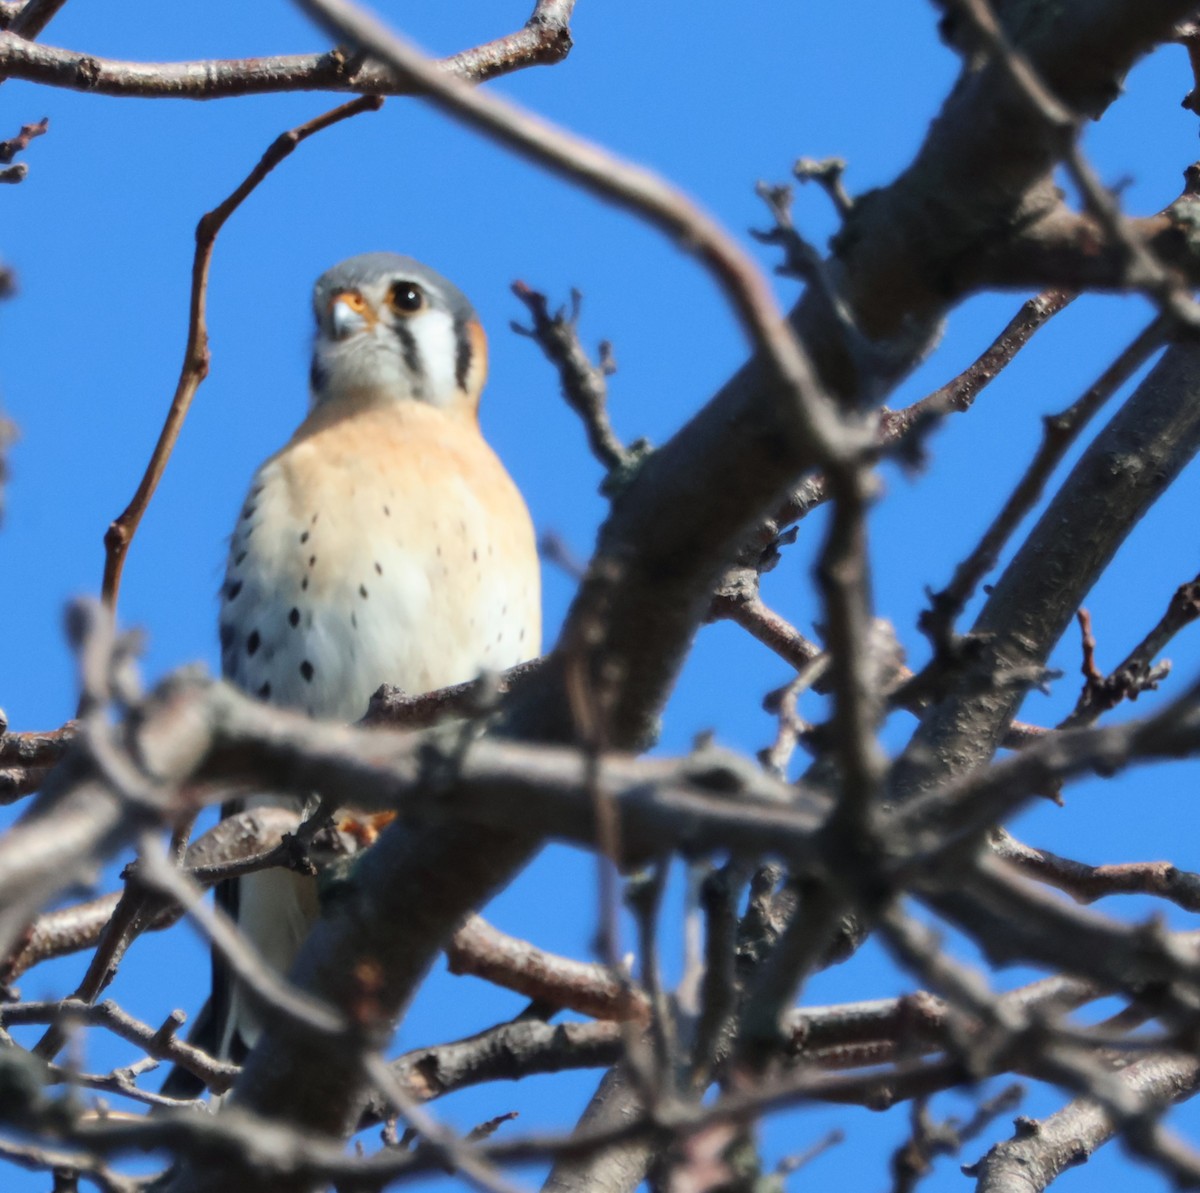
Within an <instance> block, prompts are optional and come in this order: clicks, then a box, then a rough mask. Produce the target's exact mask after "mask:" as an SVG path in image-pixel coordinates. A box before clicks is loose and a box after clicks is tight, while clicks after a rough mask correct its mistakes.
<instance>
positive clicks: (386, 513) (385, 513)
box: [383, 505, 392, 518]
mask: <svg viewBox="0 0 1200 1193" xmlns="http://www.w3.org/2000/svg"><path fill="white" fill-rule="evenodd" d="M383 516H384V517H385V518H390V517H391V516H392V511H391V510H390V509H388V507H387V506H386V505H385V506H384V507H383Z"/></svg>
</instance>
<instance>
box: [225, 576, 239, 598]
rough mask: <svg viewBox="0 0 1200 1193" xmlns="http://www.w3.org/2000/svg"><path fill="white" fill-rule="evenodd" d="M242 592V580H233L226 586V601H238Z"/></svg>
mask: <svg viewBox="0 0 1200 1193" xmlns="http://www.w3.org/2000/svg"><path fill="white" fill-rule="evenodd" d="M241 591H242V582H241V581H240V580H231V581H230V582H229V583H228V584H226V585H225V599H226V600H227V601H236V600H237V598H238V593H239V592H241Z"/></svg>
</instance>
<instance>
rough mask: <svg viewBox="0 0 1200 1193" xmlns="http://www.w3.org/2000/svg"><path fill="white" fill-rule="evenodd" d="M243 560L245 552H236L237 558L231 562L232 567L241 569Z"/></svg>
mask: <svg viewBox="0 0 1200 1193" xmlns="http://www.w3.org/2000/svg"><path fill="white" fill-rule="evenodd" d="M245 558H246V552H245V551H239V552H238V554H237V558H236V559H235V560H234V561H233V566H234V567H235V568H236V567H241V566H242V561H243V560H244V559H245Z"/></svg>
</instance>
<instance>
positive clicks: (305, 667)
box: [300, 659, 313, 683]
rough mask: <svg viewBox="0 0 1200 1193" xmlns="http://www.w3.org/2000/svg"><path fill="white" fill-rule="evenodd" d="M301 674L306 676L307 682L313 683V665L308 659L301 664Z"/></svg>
mask: <svg viewBox="0 0 1200 1193" xmlns="http://www.w3.org/2000/svg"><path fill="white" fill-rule="evenodd" d="M300 674H301V675H303V676H304V680H305V682H306V683H312V677H313V665H312V664H311V663H310V662H309V661H308V660H307V659H305V660H304V662H303V663H301V664H300Z"/></svg>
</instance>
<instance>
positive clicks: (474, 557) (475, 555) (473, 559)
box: [471, 548, 479, 563]
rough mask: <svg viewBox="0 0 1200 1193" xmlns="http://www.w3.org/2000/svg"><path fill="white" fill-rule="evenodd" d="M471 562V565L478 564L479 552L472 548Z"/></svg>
mask: <svg viewBox="0 0 1200 1193" xmlns="http://www.w3.org/2000/svg"><path fill="white" fill-rule="evenodd" d="M471 562H472V563H478V562H479V552H478V551H476V550H475V549H474V548H472V549H471Z"/></svg>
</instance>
